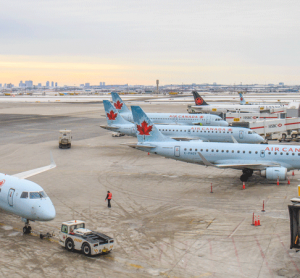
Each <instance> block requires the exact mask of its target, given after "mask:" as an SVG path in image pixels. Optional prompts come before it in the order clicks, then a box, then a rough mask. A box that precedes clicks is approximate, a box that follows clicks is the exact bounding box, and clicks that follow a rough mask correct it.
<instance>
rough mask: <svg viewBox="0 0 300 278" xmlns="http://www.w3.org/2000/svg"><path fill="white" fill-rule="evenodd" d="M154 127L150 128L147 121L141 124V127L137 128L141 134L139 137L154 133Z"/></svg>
mask: <svg viewBox="0 0 300 278" xmlns="http://www.w3.org/2000/svg"><path fill="white" fill-rule="evenodd" d="M152 127H153V125H149V126H148V124H147V123H146V121H145V120H144V121H143V122H142V123H141V125H137V126H136V128H137V130H138V132H139V133H140V134H139V135H150V133H149V132H151V131H152Z"/></svg>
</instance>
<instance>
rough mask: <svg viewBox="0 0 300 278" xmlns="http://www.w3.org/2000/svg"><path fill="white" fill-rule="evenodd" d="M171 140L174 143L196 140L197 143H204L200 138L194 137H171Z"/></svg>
mask: <svg viewBox="0 0 300 278" xmlns="http://www.w3.org/2000/svg"><path fill="white" fill-rule="evenodd" d="M171 138H172V139H174V140H176V141H191V140H198V141H201V142H203V141H204V140H202V139H201V138H196V137H171Z"/></svg>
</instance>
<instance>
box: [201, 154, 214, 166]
mask: <svg viewBox="0 0 300 278" xmlns="http://www.w3.org/2000/svg"><path fill="white" fill-rule="evenodd" d="M198 154H199V156H200V157H201V159H202V161H203V163H204V164H205V166H207V167H208V166H213V167H217V166H215V165H213V164H212V163H210V162H209V161H208V160H206V158H205V157H204V156H203V155H202V154H201V153H200V152H198Z"/></svg>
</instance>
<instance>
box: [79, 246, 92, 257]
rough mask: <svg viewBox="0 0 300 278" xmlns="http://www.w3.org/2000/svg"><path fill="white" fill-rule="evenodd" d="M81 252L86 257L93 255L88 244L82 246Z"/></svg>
mask: <svg viewBox="0 0 300 278" xmlns="http://www.w3.org/2000/svg"><path fill="white" fill-rule="evenodd" d="M81 250H82V252H83V254H84V255H86V256H90V255H91V247H90V246H89V245H88V244H87V243H84V244H82V247H81Z"/></svg>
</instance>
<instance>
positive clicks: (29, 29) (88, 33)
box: [0, 0, 300, 85]
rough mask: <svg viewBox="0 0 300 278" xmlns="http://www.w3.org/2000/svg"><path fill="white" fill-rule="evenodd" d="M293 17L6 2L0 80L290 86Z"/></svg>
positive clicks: (214, 7) (273, 10)
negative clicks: (270, 84) (156, 81)
mask: <svg viewBox="0 0 300 278" xmlns="http://www.w3.org/2000/svg"><path fill="white" fill-rule="evenodd" d="M82 3H85V4H84V5H82ZM299 8H300V3H299V2H295V1H292V0H287V1H284V2H283V1H276V0H275V1H272V3H271V4H270V2H269V1H268V2H267V1H258V0H253V1H247V2H245V1H237V0H229V1H221V0H215V1H201V2H200V1H196V0H191V1H188V2H186V1H185V2H183V1H179V0H175V1H168V0H165V1H157V0H154V1H151V3H150V2H149V3H143V5H141V3H140V2H138V1H136V0H129V1H127V2H123V1H120V0H117V1H114V2H113V3H112V2H109V1H94V0H88V1H85V2H83V1H79V0H78V1H75V2H74V1H70V0H63V1H58V0H53V1H45V2H43V3H41V2H40V1H37V0H32V1H29V2H24V1H21V0H12V1H6V2H4V3H3V5H2V9H1V11H0V15H1V17H0V22H1V23H2V24H1V26H6V27H5V28H3V30H2V40H1V41H0V47H1V48H0V49H1V52H0V79H1V82H2V83H4V82H5V83H13V84H18V82H19V81H20V80H56V82H58V83H59V84H66V85H74V84H81V83H86V82H89V83H91V84H98V83H99V82H100V81H99V80H106V83H107V84H127V83H129V84H145V85H152V84H153V83H155V80H156V79H159V80H161V84H171V83H213V82H217V83H222V84H234V83H235V84H239V83H241V82H242V83H247V84H254V83H258V84H268V83H274V84H277V83H279V82H281V81H284V82H285V84H289V85H293V84H297V83H298V82H299V81H298V80H299V77H300V65H299V57H300V55H299V54H300V53H299V51H300V50H299V49H300V38H299V36H297V34H298V33H299V31H300V19H299V16H298V11H299Z"/></svg>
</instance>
